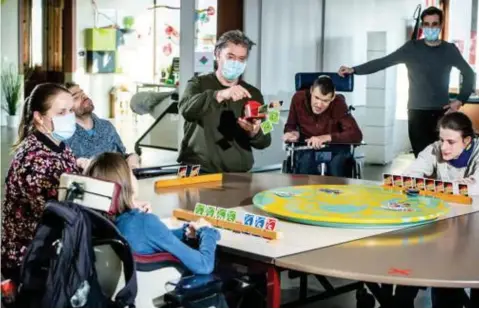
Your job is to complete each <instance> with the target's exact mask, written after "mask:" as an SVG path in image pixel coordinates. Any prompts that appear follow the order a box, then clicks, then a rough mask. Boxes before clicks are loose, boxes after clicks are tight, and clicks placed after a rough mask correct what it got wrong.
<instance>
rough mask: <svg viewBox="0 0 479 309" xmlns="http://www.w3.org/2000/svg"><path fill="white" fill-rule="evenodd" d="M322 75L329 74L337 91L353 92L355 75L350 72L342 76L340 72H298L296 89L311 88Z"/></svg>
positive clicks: (295, 80) (295, 77)
mask: <svg viewBox="0 0 479 309" xmlns="http://www.w3.org/2000/svg"><path fill="white" fill-rule="evenodd" d="M321 75H327V76H329V77H330V78H331V79H332V80H333V84H334V86H335V87H336V91H337V92H352V91H353V90H354V75H353V74H350V75H347V76H346V77H341V76H339V75H338V73H331V72H329V73H328V72H326V73H324V72H318V73H296V75H295V76H294V82H295V87H296V91H298V90H303V89H309V88H310V87H311V86H312V85H313V83H314V81H315V80H316V79H317V78H318V77H319V76H321Z"/></svg>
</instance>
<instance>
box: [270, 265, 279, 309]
mask: <svg viewBox="0 0 479 309" xmlns="http://www.w3.org/2000/svg"><path fill="white" fill-rule="evenodd" d="M267 276H268V278H267V289H268V295H267V301H268V303H267V307H268V308H279V307H280V306H281V277H280V274H279V271H278V269H277V268H276V267H275V266H274V265H270V266H269V267H268V274H267Z"/></svg>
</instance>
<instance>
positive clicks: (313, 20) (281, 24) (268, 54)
mask: <svg viewBox="0 0 479 309" xmlns="http://www.w3.org/2000/svg"><path fill="white" fill-rule="evenodd" d="M299 2H300V4H299ZM261 9H262V15H261V43H260V44H261V46H260V54H261V62H260V68H261V71H260V72H261V91H262V93H263V95H264V96H265V101H266V102H268V101H269V100H283V101H284V109H289V105H290V101H291V97H292V96H293V94H294V92H295V88H294V76H295V74H296V73H298V72H317V71H319V70H320V65H321V61H320V58H321V25H322V22H321V16H322V14H321V12H322V0H299V1H291V0H263V1H262V8H261Z"/></svg>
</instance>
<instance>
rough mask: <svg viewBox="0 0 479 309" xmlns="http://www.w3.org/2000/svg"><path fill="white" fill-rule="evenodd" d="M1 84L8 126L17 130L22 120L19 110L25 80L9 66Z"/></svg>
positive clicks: (5, 69) (3, 74)
mask: <svg viewBox="0 0 479 309" xmlns="http://www.w3.org/2000/svg"><path fill="white" fill-rule="evenodd" d="M1 84H2V92H3V96H4V99H5V100H4V101H3V102H2V109H3V110H4V111H5V112H6V113H7V126H8V127H10V128H16V127H18V124H19V120H20V117H19V114H20V112H19V110H18V109H19V106H20V104H19V103H20V97H21V95H22V84H23V80H22V77H21V76H20V74H18V72H17V70H16V69H15V67H14V65H9V66H8V67H6V68H4V69H3V70H2V76H1Z"/></svg>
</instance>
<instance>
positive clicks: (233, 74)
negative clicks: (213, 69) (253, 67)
mask: <svg viewBox="0 0 479 309" xmlns="http://www.w3.org/2000/svg"><path fill="white" fill-rule="evenodd" d="M245 68H246V62H241V61H236V60H230V59H228V60H226V61H225V62H224V63H223V67H222V70H221V74H222V75H223V77H224V78H225V79H227V80H229V81H233V80H237V79H238V78H239V77H240V76H241V74H243V73H244V70H245Z"/></svg>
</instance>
